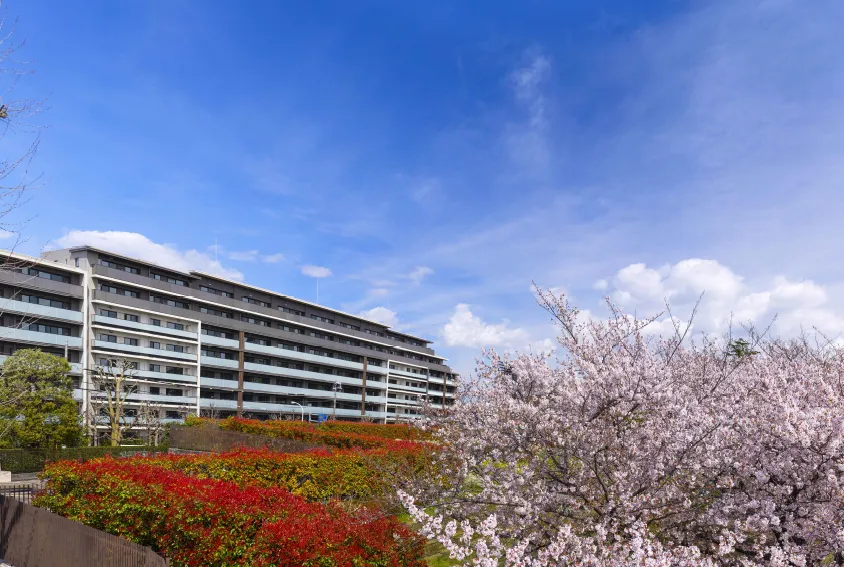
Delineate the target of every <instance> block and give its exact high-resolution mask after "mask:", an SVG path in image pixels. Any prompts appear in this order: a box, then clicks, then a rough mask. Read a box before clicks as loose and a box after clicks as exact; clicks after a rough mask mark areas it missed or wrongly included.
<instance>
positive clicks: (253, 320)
mask: <svg viewBox="0 0 844 567" xmlns="http://www.w3.org/2000/svg"><path fill="white" fill-rule="evenodd" d="M241 320H243V321H246V322H247V323H252V324H253V325H261V326H262V327H269V326H270V324H269V323H267V322H266V321H264V320H263V319H256V318H255V317H249V316H248V315H243V316H241Z"/></svg>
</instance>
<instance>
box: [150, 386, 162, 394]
mask: <svg viewBox="0 0 844 567" xmlns="http://www.w3.org/2000/svg"><path fill="white" fill-rule="evenodd" d="M149 393H150V394H152V395H153V396H157V395H159V394H160V393H161V389H160V388H159V387H158V386H150V387H149Z"/></svg>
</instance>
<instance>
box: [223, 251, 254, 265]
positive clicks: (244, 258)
mask: <svg viewBox="0 0 844 567" xmlns="http://www.w3.org/2000/svg"><path fill="white" fill-rule="evenodd" d="M226 256H227V257H228V258H229V260H235V261H237V262H254V261H255V260H257V259H258V251H257V250H244V251H242V252H228V253H226Z"/></svg>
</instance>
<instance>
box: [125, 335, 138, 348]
mask: <svg viewBox="0 0 844 567" xmlns="http://www.w3.org/2000/svg"><path fill="white" fill-rule="evenodd" d="M123 344H124V345H129V346H138V339H130V338H129V337H123Z"/></svg>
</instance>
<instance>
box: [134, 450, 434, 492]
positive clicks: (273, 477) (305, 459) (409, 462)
mask: <svg viewBox="0 0 844 567" xmlns="http://www.w3.org/2000/svg"><path fill="white" fill-rule="evenodd" d="M408 445H410V444H408ZM132 461H133V462H134V463H137V464H138V465H143V466H153V467H161V468H164V469H168V470H173V471H179V472H182V473H185V474H188V475H190V476H193V477H197V478H210V479H216V480H225V481H231V482H234V483H236V484H238V485H241V486H261V487H271V486H275V487H278V486H280V487H283V488H286V489H287V490H289V491H290V492H292V493H294V494H298V495H300V496H303V497H304V498H306V499H308V500H311V501H324V500H328V499H337V498H339V499H354V500H372V499H378V498H379V496H380V495H382V494H384V490H385V489H387V488H388V484H387V482H386V481H387V479H390V480H391V481H395V480H397V479H399V478H412V477H415V476H417V475H420V474H428V475H430V474H431V470H432V469H431V466H432V465H431V460H430V448H429V447H426V446H424V445H421V444H415V445H410V446H408V447H405V448H403V449H400V450H395V449H394V450H386V449H374V450H369V451H359V450H344V451H334V452H331V453H329V452H328V451H324V450H322V451H309V452H305V453H295V454H293V453H286V454H285V453H276V452H273V451H269V450H266V449H240V450H237V451H232V452H229V453H219V454H213V455H160V456H155V457H149V458H136V459H132Z"/></svg>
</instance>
